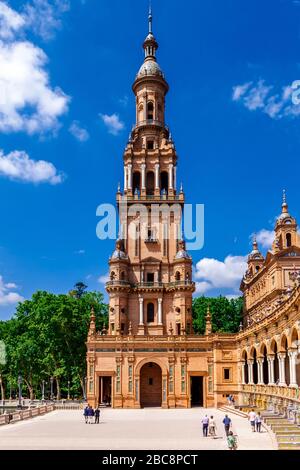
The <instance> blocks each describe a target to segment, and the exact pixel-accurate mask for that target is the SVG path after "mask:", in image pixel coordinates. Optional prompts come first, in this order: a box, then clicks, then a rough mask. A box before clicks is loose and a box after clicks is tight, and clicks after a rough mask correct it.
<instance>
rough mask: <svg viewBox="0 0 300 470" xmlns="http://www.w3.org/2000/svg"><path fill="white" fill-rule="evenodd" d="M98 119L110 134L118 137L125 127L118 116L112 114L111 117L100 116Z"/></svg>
mask: <svg viewBox="0 0 300 470" xmlns="http://www.w3.org/2000/svg"><path fill="white" fill-rule="evenodd" d="M100 117H101V119H102V121H103V122H104V124H105V125H106V127H107V129H108V132H109V133H110V134H113V135H118V134H119V133H120V132H121V131H122V130H123V129H124V127H125V125H124V123H123V122H122V121H121V120H120V117H119V115H118V114H112V115H111V116H109V115H108V114H100Z"/></svg>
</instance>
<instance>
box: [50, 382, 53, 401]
mask: <svg viewBox="0 0 300 470" xmlns="http://www.w3.org/2000/svg"><path fill="white" fill-rule="evenodd" d="M50 400H53V377H50Z"/></svg>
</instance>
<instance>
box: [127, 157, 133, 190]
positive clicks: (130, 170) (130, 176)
mask: <svg viewBox="0 0 300 470" xmlns="http://www.w3.org/2000/svg"><path fill="white" fill-rule="evenodd" d="M127 168H128V189H132V165H131V163H129V164H128V165H127Z"/></svg>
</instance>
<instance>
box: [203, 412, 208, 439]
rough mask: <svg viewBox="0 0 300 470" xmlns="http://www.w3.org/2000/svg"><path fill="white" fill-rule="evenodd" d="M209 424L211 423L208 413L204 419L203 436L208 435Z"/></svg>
mask: <svg viewBox="0 0 300 470" xmlns="http://www.w3.org/2000/svg"><path fill="white" fill-rule="evenodd" d="M208 424H209V418H208V416H207V415H205V416H204V418H203V419H202V431H203V437H207V431H208Z"/></svg>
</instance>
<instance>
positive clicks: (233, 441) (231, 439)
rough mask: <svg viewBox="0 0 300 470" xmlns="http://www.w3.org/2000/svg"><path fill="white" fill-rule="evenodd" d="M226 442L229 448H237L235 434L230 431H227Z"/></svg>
mask: <svg viewBox="0 0 300 470" xmlns="http://www.w3.org/2000/svg"><path fill="white" fill-rule="evenodd" d="M227 444H228V448H229V450H236V449H237V440H236V438H235V436H234V435H233V432H232V431H229V433H228V436H227Z"/></svg>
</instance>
